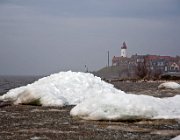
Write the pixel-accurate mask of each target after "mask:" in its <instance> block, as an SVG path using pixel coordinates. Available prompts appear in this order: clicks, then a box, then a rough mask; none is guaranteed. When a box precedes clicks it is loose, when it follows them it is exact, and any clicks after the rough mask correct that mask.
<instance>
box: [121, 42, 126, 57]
mask: <svg viewBox="0 0 180 140" xmlns="http://www.w3.org/2000/svg"><path fill="white" fill-rule="evenodd" d="M121 57H127V45H126V43H125V42H123V45H122V47H121Z"/></svg>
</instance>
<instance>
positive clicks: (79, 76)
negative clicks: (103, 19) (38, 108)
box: [0, 71, 124, 106]
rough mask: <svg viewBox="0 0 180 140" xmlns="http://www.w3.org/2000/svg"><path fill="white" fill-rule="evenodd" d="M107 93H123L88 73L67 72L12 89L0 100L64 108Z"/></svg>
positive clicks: (0, 97)
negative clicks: (35, 101)
mask: <svg viewBox="0 0 180 140" xmlns="http://www.w3.org/2000/svg"><path fill="white" fill-rule="evenodd" d="M108 93H115V94H116V93H124V92H123V91H120V90H117V89H115V88H114V86H113V85H111V84H108V83H106V82H104V81H102V80H101V78H99V77H96V76H94V75H92V74H90V73H81V72H71V71H68V72H60V73H57V74H52V75H50V76H48V77H44V78H42V79H39V80H38V81H36V82H34V83H32V84H29V85H27V86H23V87H19V88H15V89H12V90H10V91H9V92H7V94H5V95H3V96H0V100H6V101H7V100H8V101H12V102H13V103H14V104H22V103H30V102H32V101H34V100H38V99H39V101H40V104H41V105H43V106H65V105H76V104H78V103H80V102H82V101H84V100H85V99H86V98H90V97H96V96H98V95H100V94H108Z"/></svg>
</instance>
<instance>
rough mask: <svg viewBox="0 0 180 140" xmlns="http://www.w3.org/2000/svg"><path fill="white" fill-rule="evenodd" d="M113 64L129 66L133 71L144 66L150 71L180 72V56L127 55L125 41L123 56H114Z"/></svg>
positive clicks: (122, 49) (122, 48) (151, 72)
mask: <svg viewBox="0 0 180 140" xmlns="http://www.w3.org/2000/svg"><path fill="white" fill-rule="evenodd" d="M112 66H122V67H128V69H131V71H132V70H133V69H134V70H135V69H136V68H137V67H138V66H144V67H145V68H146V70H147V71H148V72H149V73H150V74H153V73H157V72H159V73H167V72H180V56H176V57H171V56H160V55H149V54H148V55H137V54H136V55H132V56H131V57H127V45H126V43H125V42H123V45H122V47H121V56H120V57H116V56H114V57H113V58H112Z"/></svg>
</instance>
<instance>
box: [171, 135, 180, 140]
mask: <svg viewBox="0 0 180 140" xmlns="http://www.w3.org/2000/svg"><path fill="white" fill-rule="evenodd" d="M171 140H180V135H179V136H177V137H175V138H173V139H171Z"/></svg>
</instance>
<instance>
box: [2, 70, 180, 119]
mask: <svg viewBox="0 0 180 140" xmlns="http://www.w3.org/2000/svg"><path fill="white" fill-rule="evenodd" d="M0 100H3V101H11V102H13V103H14V104H22V103H24V104H30V103H32V102H33V103H37V104H40V105H43V106H65V105H77V106H75V107H74V108H73V109H72V110H71V112H70V114H71V115H72V116H77V117H80V118H82V119H87V120H122V119H124V120H127V119H142V118H148V119H151V118H152V119H155V118H180V102H179V101H180V96H179V95H177V96H174V97H171V98H164V99H160V98H155V97H151V96H146V95H133V94H126V93H125V92H123V91H121V90H118V89H116V88H114V86H113V85H111V84H108V83H106V82H104V81H102V80H101V79H100V78H99V77H96V76H94V75H92V74H89V73H81V72H71V71H68V72H60V73H57V74H52V75H50V76H48V77H44V78H42V79H39V80H38V81H36V82H34V83H32V84H29V85H27V86H23V87H19V88H15V89H12V90H10V91H8V92H7V93H6V94H4V95H3V96H0Z"/></svg>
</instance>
